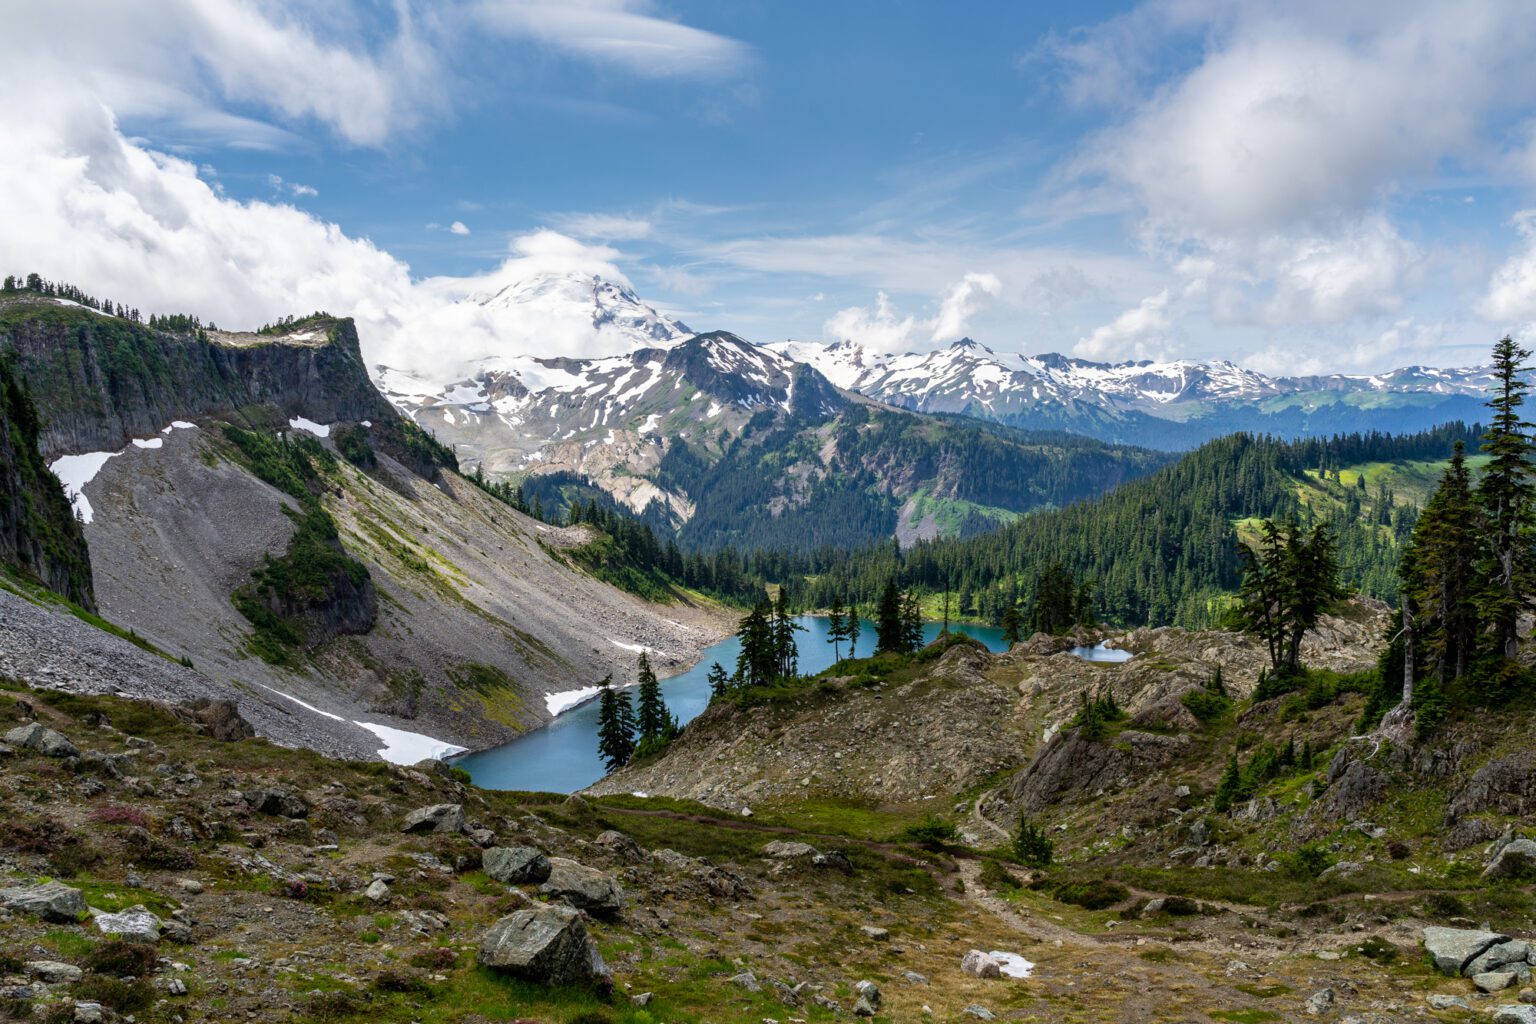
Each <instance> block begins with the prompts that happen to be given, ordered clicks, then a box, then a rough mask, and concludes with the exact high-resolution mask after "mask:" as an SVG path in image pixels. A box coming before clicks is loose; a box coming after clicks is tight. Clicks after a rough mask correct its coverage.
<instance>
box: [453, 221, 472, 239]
mask: <svg viewBox="0 0 1536 1024" xmlns="http://www.w3.org/2000/svg"><path fill="white" fill-rule="evenodd" d="M448 233H449V234H450V235H467V234H469V228H468V227H466V226H465V224H464V222H463V221H461V220H456V221H454V222H453V223H452V224H449V225H448Z"/></svg>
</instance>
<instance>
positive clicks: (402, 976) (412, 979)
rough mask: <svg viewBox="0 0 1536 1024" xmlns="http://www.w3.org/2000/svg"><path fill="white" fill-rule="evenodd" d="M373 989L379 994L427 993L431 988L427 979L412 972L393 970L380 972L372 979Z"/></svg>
mask: <svg viewBox="0 0 1536 1024" xmlns="http://www.w3.org/2000/svg"><path fill="white" fill-rule="evenodd" d="M373 987H374V989H375V990H376V991H379V992H416V993H421V992H427V991H430V990H431V986H429V985H428V984H427V979H425V978H423V977H422V976H421V975H419V974H417V973H415V972H414V971H402V970H398V969H395V968H390V969H388V970H384V971H380V972H379V974H378V976H377V977H375V978H374V979H373Z"/></svg>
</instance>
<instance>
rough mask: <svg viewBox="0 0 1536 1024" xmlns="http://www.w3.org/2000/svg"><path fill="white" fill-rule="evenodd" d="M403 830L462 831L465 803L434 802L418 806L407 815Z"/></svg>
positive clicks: (401, 827) (401, 829)
mask: <svg viewBox="0 0 1536 1024" xmlns="http://www.w3.org/2000/svg"><path fill="white" fill-rule="evenodd" d="M400 831H401V832H462V831H464V805H463V804H433V805H432V806H431V807H418V808H416V809H415V810H414V811H412V812H411V813H410V814H407V815H406V816H405V821H404V822H403V823H402V824H401V826H400Z"/></svg>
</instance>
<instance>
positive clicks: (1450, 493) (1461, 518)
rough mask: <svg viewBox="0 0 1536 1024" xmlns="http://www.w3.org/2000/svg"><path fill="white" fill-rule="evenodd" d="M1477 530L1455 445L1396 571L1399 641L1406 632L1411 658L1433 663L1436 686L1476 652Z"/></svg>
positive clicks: (1461, 451) (1462, 455) (1461, 449)
mask: <svg viewBox="0 0 1536 1024" xmlns="http://www.w3.org/2000/svg"><path fill="white" fill-rule="evenodd" d="M1480 532H1481V531H1480V530H1479V524H1478V515H1477V503H1476V497H1475V495H1474V494H1473V491H1472V478H1471V474H1470V473H1469V472H1468V470H1467V459H1466V448H1465V446H1464V445H1463V444H1462V443H1461V442H1459V441H1458V442H1457V443H1456V447H1455V450H1454V452H1453V453H1452V455H1451V464H1450V466H1449V467H1448V468H1447V469H1446V471H1445V473H1444V474H1443V475H1442V476H1441V478H1440V486H1439V488H1438V489H1437V490H1436V491H1435V493H1434V495H1433V496H1432V497H1431V498H1430V499H1429V503H1428V504H1426V505H1425V506H1424V512H1423V514H1422V515H1421V516H1420V517H1419V521H1418V524H1417V525H1416V526H1415V527H1414V530H1413V539H1412V541H1411V543H1410V546H1409V548H1408V550H1407V551H1406V552H1405V553H1404V557H1403V561H1402V568H1401V576H1402V588H1401V590H1402V597H1401V599H1400V603H1401V606H1402V607H1403V609H1404V619H1403V629H1404V631H1405V633H1404V636H1405V640H1406V639H1407V631H1409V630H1411V631H1412V633H1413V640H1412V644H1413V646H1415V647H1416V648H1417V650H1416V651H1415V654H1416V655H1417V656H1419V657H1422V658H1424V659H1426V660H1427V661H1428V662H1429V663H1431V664H1433V665H1434V667H1435V676H1436V679H1437V680H1438V681H1439V682H1440V683H1441V685H1444V684H1445V683H1446V682H1448V681H1450V680H1453V679H1458V678H1460V677H1461V676H1463V675H1465V674H1466V672H1467V669H1468V667H1469V666H1470V664H1471V662H1472V659H1473V657H1474V656H1475V653H1476V652H1475V647H1476V644H1477V633H1478V620H1477V603H1476V597H1477V595H1476V561H1477V557H1478V551H1479V542H1480ZM1411 685H1412V683H1411V680H1409V681H1408V686H1409V689H1410V691H1411ZM1405 697H1406V698H1407V699H1409V700H1411V699H1412V693H1411V692H1408V693H1406V694H1405Z"/></svg>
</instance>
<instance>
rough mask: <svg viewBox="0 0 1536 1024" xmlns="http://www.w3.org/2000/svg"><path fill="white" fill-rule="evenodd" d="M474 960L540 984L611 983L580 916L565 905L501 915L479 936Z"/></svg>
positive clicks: (531, 908) (601, 958) (601, 984)
mask: <svg viewBox="0 0 1536 1024" xmlns="http://www.w3.org/2000/svg"><path fill="white" fill-rule="evenodd" d="M476 958H477V959H478V960H479V962H480V963H481V964H482V965H483V966H485V967H489V968H491V969H492V970H496V971H504V972H506V973H507V974H511V975H513V976H515V977H519V978H524V979H527V980H529V981H535V982H538V983H540V984H544V985H579V984H596V985H599V986H604V987H606V986H609V985H611V984H612V976H611V975H610V974H609V971H608V966H607V964H605V963H604V962H603V957H602V954H601V953H599V952H598V950H597V944H596V943H594V942H593V941H592V939H591V937H590V936H588V935H587V928H586V925H584V924H582V921H581V915H580V914H579V913H577V912H576V911H575V910H572V909H571V908H569V907H557V906H541V907H530V908H528V909H526V910H519V911H518V912H517V913H515V914H510V915H508V916H507V917H504V918H502V919H501V920H499V921H497V922H496V923H495V924H493V925H491V927H490V929H489V930H488V931H487V932H486V933H485V935H484V937H482V938H481V940H480V948H479V951H478V953H477V954H476Z"/></svg>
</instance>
